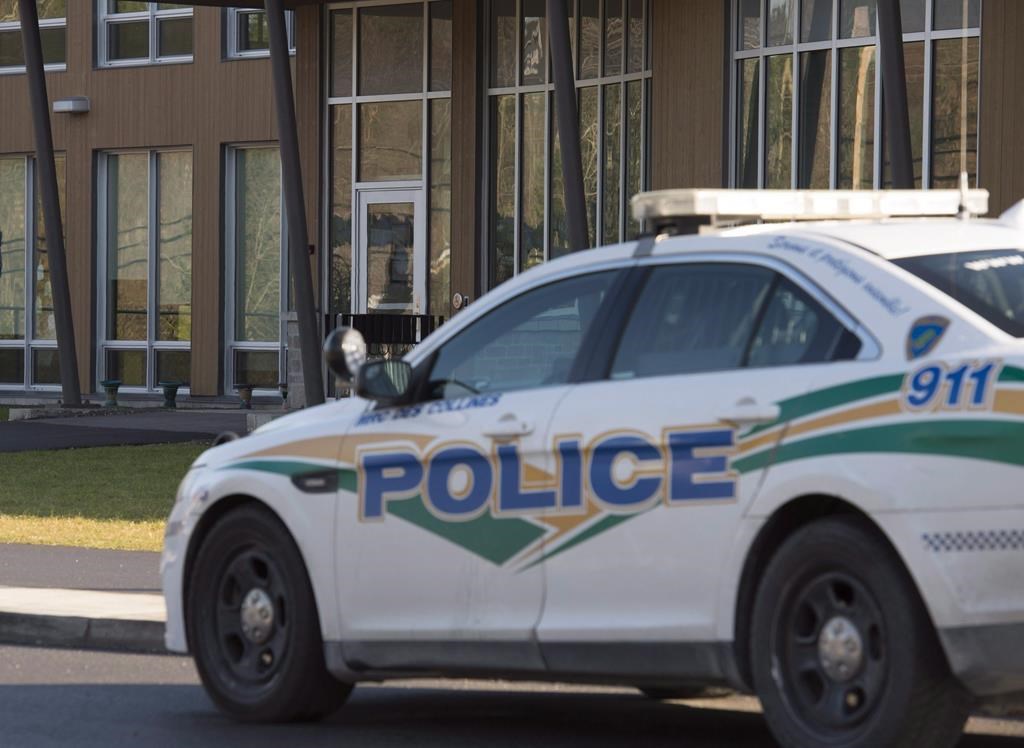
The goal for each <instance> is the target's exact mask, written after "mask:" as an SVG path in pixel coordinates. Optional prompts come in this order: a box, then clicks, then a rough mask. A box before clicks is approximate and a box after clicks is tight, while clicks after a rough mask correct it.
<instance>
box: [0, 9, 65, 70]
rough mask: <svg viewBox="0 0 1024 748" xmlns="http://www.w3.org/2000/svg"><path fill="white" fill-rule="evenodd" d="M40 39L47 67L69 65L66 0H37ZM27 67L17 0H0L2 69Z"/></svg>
mask: <svg viewBox="0 0 1024 748" xmlns="http://www.w3.org/2000/svg"><path fill="white" fill-rule="evenodd" d="M36 7H37V9H38V13H39V39H40V41H41V42H42V47H43V65H44V67H45V68H46V69H47V70H64V69H65V68H66V66H67V17H66V15H67V2H66V0H37V1H36ZM24 69H25V52H24V49H23V48H22V41H21V23H20V21H19V15H18V0H0V72H4V73H9V72H20V71H24Z"/></svg>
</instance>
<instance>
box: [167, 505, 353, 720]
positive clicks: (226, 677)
mask: <svg viewBox="0 0 1024 748" xmlns="http://www.w3.org/2000/svg"><path fill="white" fill-rule="evenodd" d="M190 578H191V581H190V584H189V590H188V599H187V608H186V611H187V617H186V629H187V633H188V641H189V644H190V646H191V649H192V654H193V658H194V659H195V663H196V668H197V670H198V671H199V676H200V678H201V680H202V682H203V686H204V687H205V688H206V692H207V693H208V694H209V696H210V698H211V699H212V700H213V702H214V703H215V704H216V705H217V706H218V707H219V708H220V709H221V711H223V712H225V713H226V714H228V715H230V716H232V717H234V718H236V719H239V720H243V721H247V722H287V721H299V720H315V719H320V718H322V717H325V716H327V715H328V714H331V713H332V712H334V711H336V710H337V709H338V708H339V707H340V706H341V705H342V704H343V703H344V701H345V699H346V698H347V697H348V695H349V693H350V692H351V690H352V687H351V686H349V685H345V684H342V683H340V682H338V681H337V680H335V679H334V678H333V677H332V676H331V675H330V673H329V672H328V671H327V668H326V665H325V663H324V651H323V640H322V638H321V634H320V621H319V617H318V615H317V608H316V601H315V599H314V597H313V590H312V587H311V586H310V583H309V577H308V575H307V573H306V568H305V565H304V564H303V561H302V556H301V555H300V553H299V550H298V548H297V547H296V546H295V542H294V541H293V540H292V538H291V536H290V535H289V533H288V531H287V530H286V529H285V528H284V526H283V525H282V524H281V523H280V522H279V521H278V520H277V518H276V517H274V516H273V515H272V514H271V513H270V512H269V511H267V510H265V509H262V508H260V507H257V506H246V507H242V508H240V509H237V510H235V511H232V512H231V513H230V514H228V515H226V516H225V517H224V518H222V519H221V520H219V521H218V522H217V524H216V525H214V527H213V528H212V529H211V530H210V533H209V534H208V535H207V536H206V538H205V539H204V540H203V544H202V546H200V548H199V551H198V554H197V556H196V560H195V563H194V564H193V567H192V572H191V575H190ZM243 610H244V611H245V612H247V613H248V616H249V617H248V618H247V619H246V620H245V621H243V615H242V614H243ZM267 611H269V615H267V616H265V617H261V615H260V613H261V612H264V613H266V612H267Z"/></svg>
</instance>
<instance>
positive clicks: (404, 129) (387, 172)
mask: <svg viewBox="0 0 1024 748" xmlns="http://www.w3.org/2000/svg"><path fill="white" fill-rule="evenodd" d="M422 176H423V105H422V102H419V101H379V102H373V103H368V104H360V105H359V180H360V181H361V182H391V181H404V180H414V179H420V178H421V177H422Z"/></svg>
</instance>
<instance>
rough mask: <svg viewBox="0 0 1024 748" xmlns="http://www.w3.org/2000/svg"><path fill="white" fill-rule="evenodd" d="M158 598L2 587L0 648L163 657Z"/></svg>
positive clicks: (162, 618) (163, 618)
mask: <svg viewBox="0 0 1024 748" xmlns="http://www.w3.org/2000/svg"><path fill="white" fill-rule="evenodd" d="M166 619H167V613H166V609H165V608H164V599H163V596H162V595H156V594H145V593H142V594H140V593H132V592H96V591H94V590H69V589H56V588H46V587H0V643H3V644H31V645H35V646H45V647H73V648H76V649H106V650H113V651H120V652H163V651H165V650H164V622H165V621H166Z"/></svg>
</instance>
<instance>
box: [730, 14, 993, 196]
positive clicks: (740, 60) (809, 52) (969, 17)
mask: <svg viewBox="0 0 1024 748" xmlns="http://www.w3.org/2000/svg"><path fill="white" fill-rule="evenodd" d="M735 3H736V5H735V8H736V17H737V21H736V22H737V24H738V26H737V28H736V30H735V33H736V43H735V49H734V51H733V52H732V58H733V62H734V67H733V71H734V72H733V85H734V87H735V88H734V96H733V97H732V111H733V115H732V116H733V128H732V132H733V135H732V137H733V143H732V148H731V160H732V164H731V167H732V168H731V174H732V184H733V185H734V186H736V187H742V188H748V189H749V188H757V187H769V188H789V187H798V188H816V189H826V188H830V187H831V188H840V189H880V188H885V187H889V186H891V181H892V177H891V165H890V163H889V156H888V153H887V151H888V148H886V147H885V143H884V142H883V139H882V137H880V136H884V133H885V121H884V118H885V112H884V111H882V107H881V103H882V96H881V70H880V65H879V64H878V46H877V44H878V39H877V36H876V35H877V7H876V6H877V0H801V2H800V3H799V4H797V3H796V2H795V0H735ZM980 5H981V4H980V2H978V0H900V7H901V10H902V14H903V49H904V58H905V62H906V77H907V96H908V100H907V103H908V106H909V109H910V127H911V146H912V157H913V160H914V164H913V168H914V174H915V180H916V184H917V185H918V186H922V185H923V186H925V187H929V186H932V187H946V188H949V187H956V186H957V185H958V184H959V176H960V174H961V172H966V173H967V174H968V176H969V178H970V180H971V182H972V183H973V184H976V183H977V152H978V143H977V140H978V95H979V82H980V76H981V73H980V55H979V50H980V36H981V29H980V28H979V24H980V22H981V15H980ZM797 12H798V13H799V18H794V14H795V13H797ZM762 37H763V38H764V41H765V44H766V46H765V47H764V48H762V45H761V43H760V40H761V38H762ZM794 75H795V80H794ZM794 106H796V107H797V111H796V112H795V114H796V122H795V123H794V122H793V115H794V111H793V107H794ZM926 113H930V116H926ZM794 160H795V168H796V173H795V175H794V174H793V168H794Z"/></svg>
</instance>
